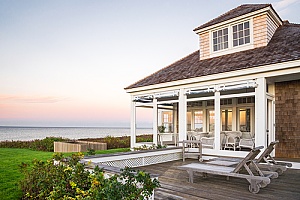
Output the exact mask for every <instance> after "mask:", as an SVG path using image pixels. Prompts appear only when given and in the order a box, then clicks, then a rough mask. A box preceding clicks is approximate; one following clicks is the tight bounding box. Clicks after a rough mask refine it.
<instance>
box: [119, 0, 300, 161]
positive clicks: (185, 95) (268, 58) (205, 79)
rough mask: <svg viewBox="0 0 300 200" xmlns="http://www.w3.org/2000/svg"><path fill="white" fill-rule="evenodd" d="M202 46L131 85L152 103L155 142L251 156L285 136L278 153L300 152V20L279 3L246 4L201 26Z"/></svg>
mask: <svg viewBox="0 0 300 200" xmlns="http://www.w3.org/2000/svg"><path fill="white" fill-rule="evenodd" d="M193 31H194V32H195V34H197V35H198V36H199V41H200V43H199V44H200V46H199V50H197V51H195V52H192V53H191V54H189V55H187V56H186V57H184V58H182V59H180V60H178V61H176V62H174V63H173V64H170V65H169V66H167V67H164V68H162V69H161V70H159V71H157V72H154V73H153V74H151V75H149V76H147V77H145V78H143V79H141V80H139V81H137V82H136V83H134V84H132V85H130V86H128V87H126V88H125V90H126V92H127V93H129V94H130V95H131V147H135V146H138V145H139V144H138V143H137V142H136V120H137V119H136V110H137V108H139V109H140V108H143V109H152V111H153V112H152V113H153V142H154V143H155V144H158V143H162V144H164V142H166V141H173V143H174V144H176V145H177V142H178V141H182V140H186V139H187V138H189V139H197V140H201V141H202V143H203V147H204V148H203V153H204V154H210V155H223V156H245V155H246V153H247V149H251V148H252V147H254V146H264V147H266V146H267V145H268V144H269V143H270V142H271V141H274V140H279V145H278V146H277V147H276V150H275V156H277V157H289V158H299V157H300V24H293V23H289V22H288V21H284V20H282V19H281V18H280V16H279V15H278V14H277V13H276V11H275V10H274V8H273V7H272V5H271V4H245V5H241V6H239V7H237V8H234V9H232V10H230V11H228V12H226V13H224V14H222V15H220V16H219V17H217V18H215V19H212V20H211V21H209V22H207V23H205V24H202V25H200V26H199V27H196V28H195V29H194V30H193Z"/></svg>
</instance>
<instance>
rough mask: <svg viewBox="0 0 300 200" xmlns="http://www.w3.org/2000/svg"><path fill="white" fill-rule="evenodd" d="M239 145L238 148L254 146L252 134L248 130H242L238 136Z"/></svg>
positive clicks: (251, 147)
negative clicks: (239, 136) (240, 135)
mask: <svg viewBox="0 0 300 200" xmlns="http://www.w3.org/2000/svg"><path fill="white" fill-rule="evenodd" d="M239 146H240V148H249V149H253V148H254V146H255V139H254V136H252V135H251V133H250V132H242V137H241V138H240V143H239Z"/></svg>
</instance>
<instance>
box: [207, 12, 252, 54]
mask: <svg viewBox="0 0 300 200" xmlns="http://www.w3.org/2000/svg"><path fill="white" fill-rule="evenodd" d="M247 21H249V27H250V43H248V44H244V45H238V46H236V47H233V39H232V35H233V32H232V26H234V25H237V24H240V23H244V22H247ZM224 28H228V48H227V49H222V50H218V51H214V48H213V35H212V34H213V32H215V31H218V30H221V29H224ZM253 39H254V37H253V18H248V19H244V20H241V21H237V22H234V23H230V24H227V25H226V26H222V27H217V28H215V29H212V30H210V31H209V44H210V46H209V51H210V58H213V57H217V56H221V55H226V54H230V53H236V52H239V51H245V50H249V49H253V48H254V41H253Z"/></svg>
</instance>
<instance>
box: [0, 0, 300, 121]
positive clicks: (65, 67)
mask: <svg viewBox="0 0 300 200" xmlns="http://www.w3.org/2000/svg"><path fill="white" fill-rule="evenodd" d="M208 2H209V3H208ZM246 3H272V5H273V7H274V8H275V10H276V11H277V12H278V14H279V16H280V17H281V18H282V19H283V20H286V19H287V20H289V21H290V22H293V23H300V15H299V11H300V0H277V1H276V0H275V1H268V2H265V1H252V0H250V1H242V0H226V1H225V0H211V1H207V0H188V1H187V0H148V1H146V0H43V1H41V0H0V126H106V127H107V126H108V127H111V126H115V127H116V126H117V127H129V126H130V95H129V94H127V93H126V91H125V90H124V88H125V87H127V86H129V85H131V84H132V83H135V82H136V81H138V80H140V79H142V78H144V77H145V76H148V75H150V74H152V73H154V72H155V71H157V70H159V69H161V68H163V67H165V66H167V65H169V64H171V63H173V62H175V61H176V60H179V59H180V58H182V57H185V56H186V55H188V54H190V53H192V52H194V51H196V50H197V49H198V48H199V47H198V44H199V42H198V37H197V35H196V34H195V33H194V32H193V29H194V28H196V27H198V26H200V25H201V24H203V23H206V22H208V21H209V20H211V19H213V18H215V17H218V16H219V15H221V14H223V13H225V12H227V11H229V10H231V9H233V8H235V7H237V6H239V5H241V4H246ZM138 120H140V123H141V124H142V125H141V126H143V123H144V125H145V126H147V124H148V125H149V120H150V119H149V115H148V114H147V113H145V114H144V115H143V114H140V115H139V119H138Z"/></svg>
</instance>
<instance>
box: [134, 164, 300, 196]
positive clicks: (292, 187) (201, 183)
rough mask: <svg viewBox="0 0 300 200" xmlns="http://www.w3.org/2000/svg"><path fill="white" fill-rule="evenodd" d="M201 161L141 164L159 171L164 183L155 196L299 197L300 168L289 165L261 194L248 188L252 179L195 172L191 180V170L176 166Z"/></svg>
mask: <svg viewBox="0 0 300 200" xmlns="http://www.w3.org/2000/svg"><path fill="white" fill-rule="evenodd" d="M192 162H198V161H197V160H196V159H186V161H185V162H183V161H182V160H178V161H173V162H166V163H160V164H155V165H150V166H144V167H138V169H141V170H144V171H146V172H149V173H152V174H158V175H159V181H160V184H161V187H160V188H158V189H156V190H155V199H156V200H159V199H164V200H179V199H180V200H183V199H187V200H196V199H198V200H199V199H222V200H227V199H249V200H250V199H251V200H252V199H261V200H265V199H272V200H275V199H289V200H291V199H298V200H299V199H300V170H296V169H288V170H287V171H285V172H284V173H283V174H282V175H280V176H279V177H278V178H277V179H272V180H271V183H270V184H269V185H268V186H267V187H265V188H261V189H260V191H259V193H258V194H252V193H250V192H249V190H248V186H249V183H248V181H247V180H245V179H240V178H232V177H231V178H230V179H229V180H227V179H226V177H224V176H216V175H208V177H207V178H203V177H201V175H199V176H197V175H195V176H194V183H189V182H188V173H187V172H186V171H183V170H179V169H177V166H181V165H184V164H188V163H192Z"/></svg>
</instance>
